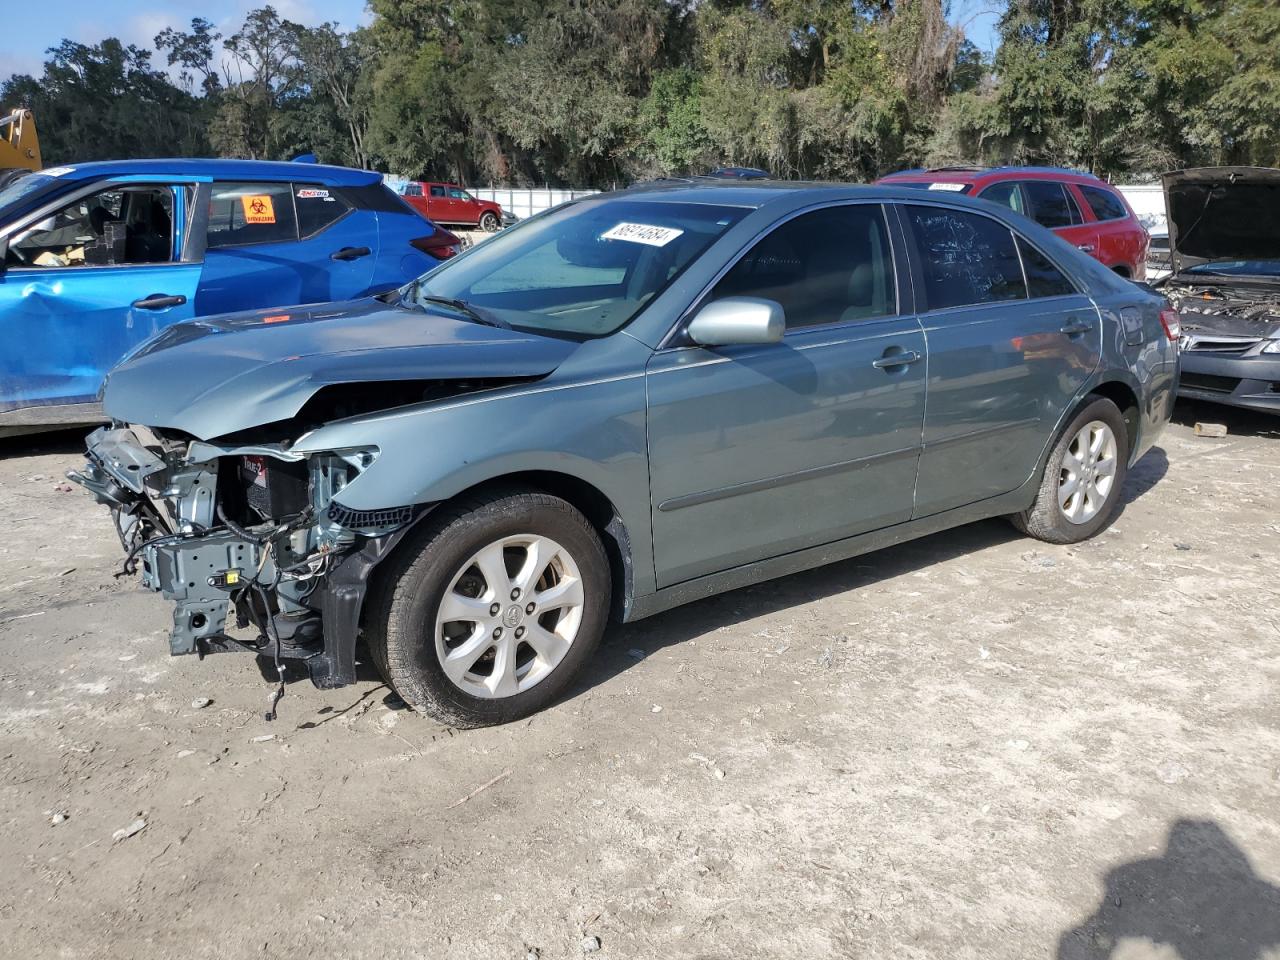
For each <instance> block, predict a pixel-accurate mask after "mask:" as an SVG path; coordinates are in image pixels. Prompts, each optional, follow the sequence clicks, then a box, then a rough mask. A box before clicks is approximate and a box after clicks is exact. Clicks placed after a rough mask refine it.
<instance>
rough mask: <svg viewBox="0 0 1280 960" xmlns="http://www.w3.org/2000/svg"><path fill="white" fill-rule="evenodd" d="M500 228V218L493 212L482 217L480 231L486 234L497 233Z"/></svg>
mask: <svg viewBox="0 0 1280 960" xmlns="http://www.w3.org/2000/svg"><path fill="white" fill-rule="evenodd" d="M499 226H500V224H499V222H498V217H497V215H496V214H495V213H493V212H492V211H489V212H487V213H484V214H483V215H481V217H480V229H481V230H483V231H484V232H485V233H497V232H498V227H499Z"/></svg>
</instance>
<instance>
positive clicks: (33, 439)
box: [0, 427, 94, 460]
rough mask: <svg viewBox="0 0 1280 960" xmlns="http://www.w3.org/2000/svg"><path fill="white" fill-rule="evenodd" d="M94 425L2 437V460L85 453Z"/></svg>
mask: <svg viewBox="0 0 1280 960" xmlns="http://www.w3.org/2000/svg"><path fill="white" fill-rule="evenodd" d="M93 430H94V428H93V427H71V428H69V429H66V430H53V431H50V432H48V433H26V434H22V435H21V436H17V437H0V460H21V459H22V458H23V457H39V456H45V455H48V454H59V453H84V438H85V437H87V436H88V435H89V434H90V433H91V432H93Z"/></svg>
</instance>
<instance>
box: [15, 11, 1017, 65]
mask: <svg viewBox="0 0 1280 960" xmlns="http://www.w3.org/2000/svg"><path fill="white" fill-rule="evenodd" d="M265 2H267V0H53V2H52V3H50V4H49V6H45V5H44V3H42V2H40V0H0V24H3V28H2V29H0V80H4V79H5V78H7V77H8V76H9V75H10V74H13V73H30V74H32V75H33V76H39V75H40V71H41V65H42V64H43V63H44V52H45V50H47V49H48V48H49V47H52V46H56V45H57V44H58V43H59V42H60V41H62V40H63V39H64V38H66V39H69V40H77V41H79V42H81V43H97V42H98V41H99V40H102V39H103V38H104V37H111V36H114V37H118V38H119V39H120V40H122V41H124V42H125V43H134V44H137V45H138V46H140V47H147V48H151V46H152V39H153V38H154V37H155V35H156V34H157V33H159V32H160V31H161V30H163V29H164V28H165V27H179V28H181V29H184V30H185V29H187V28H188V27H189V26H190V23H191V18H192V17H205V18H206V19H209V20H211V21H213V22H214V23H215V24H216V25H217V28H218V32H219V33H222V34H223V35H224V36H225V35H228V34H230V33H233V32H234V31H235V29H236V27H238V26H239V25H240V24H241V23H242V22H243V20H244V15H245V14H246V13H247V12H248V11H250V10H252V9H254V8H255V7H260V6H263V5H264V3H265ZM271 2H272V5H273V6H274V7H275V8H276V10H277V11H279V13H280V15H281V16H282V17H286V18H287V19H289V20H294V21H296V22H298V23H301V24H304V25H306V26H309V27H310V26H315V25H316V24H319V23H325V22H327V21H337V23H338V24H339V25H340V26H342V27H344V28H345V29H348V30H349V29H352V28H353V27H356V26H358V25H360V24H362V23H367V22H368V20H369V13H368V11H367V10H366V9H365V0H271ZM999 6H1000V2H999V0H952V3H951V19H952V21H953V22H955V23H959V24H961V25H962V26H963V27H964V28H965V32H966V34H967V35H968V37H969V39H971V40H972V41H973V42H974V43H976V44H977V45H978V46H979V47H980V48H981V49H983V50H986V51H988V52H991V51H992V50H993V49H994V48H995V24H996V20H997V19H998V17H999V12H998V9H997V8H998V7H999ZM152 63H153V64H155V65H156V66H157V67H164V58H163V57H160V56H153V57H152Z"/></svg>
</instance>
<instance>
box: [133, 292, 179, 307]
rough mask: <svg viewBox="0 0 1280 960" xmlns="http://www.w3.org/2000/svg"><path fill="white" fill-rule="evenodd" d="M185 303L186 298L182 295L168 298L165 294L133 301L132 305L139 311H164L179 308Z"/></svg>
mask: <svg viewBox="0 0 1280 960" xmlns="http://www.w3.org/2000/svg"><path fill="white" fill-rule="evenodd" d="M186 302H187V298H186V297H184V296H183V295H182V294H178V295H177V296H170V295H169V294H167V293H153V294H151V296H149V297H143V298H142V299H141V300H135V301H133V305H134V306H135V307H137V308H138V309H139V310H164V309H165V308H167V307H180V306H182V305H183V304H184V303H186Z"/></svg>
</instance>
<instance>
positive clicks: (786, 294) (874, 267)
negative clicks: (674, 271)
mask: <svg viewBox="0 0 1280 960" xmlns="http://www.w3.org/2000/svg"><path fill="white" fill-rule="evenodd" d="M723 297H761V298H763V299H765V300H774V301H776V302H778V303H780V304H782V309H783V311H784V312H785V313H786V317H787V329H789V330H792V329H795V328H797V327H812V326H818V325H821V324H825V323H847V322H849V321H852V320H870V319H873V318H875V317H886V316H893V315H894V314H896V313H897V310H898V299H897V286H896V283H895V280H894V269H893V252H892V250H891V248H890V245H889V232H888V229H887V228H886V226H885V220H884V210H883V208H882V207H881V206H880V205H879V204H870V203H861V204H849V205H842V206H834V207H827V208H825V209H822V210H815V211H814V212H812V213H805V214H802V215H800V216H798V217H796V218H794V219H792V220H788V221H787V222H786V223H783V224H782V225H781V226H779V227H776V228H774V230H773V231H772V232H771V233H769V234H768V235H767V236H766V237H764V239H762V240H760V241H759V242H758V243H757V244H756V245H755V246H754V247H752V248H751V249H750V250H749V251H747V253H746V254H745V255H744V256H743V257H742V259H740V260H739V261H738V262H737V263H736V264H734V266H733V267H732V269H730V270H729V272H728V273H726V274H725V275H724V276H723V277H722V278H721V280H720V282H719V283H718V284H716V287H715V289H714V290H713V291H712V294H711V298H710V299H712V300H719V299H721V298H723Z"/></svg>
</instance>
